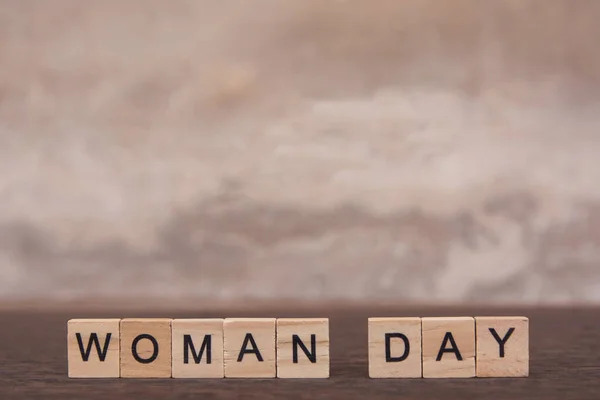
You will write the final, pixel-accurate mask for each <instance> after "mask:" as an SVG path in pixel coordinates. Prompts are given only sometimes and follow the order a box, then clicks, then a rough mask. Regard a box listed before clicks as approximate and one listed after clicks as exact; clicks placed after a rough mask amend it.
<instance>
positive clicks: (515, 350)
mask: <svg viewBox="0 0 600 400" xmlns="http://www.w3.org/2000/svg"><path fill="white" fill-rule="evenodd" d="M475 322H476V327H477V376H478V377H524V376H529V320H528V319H527V318H525V317H475Z"/></svg>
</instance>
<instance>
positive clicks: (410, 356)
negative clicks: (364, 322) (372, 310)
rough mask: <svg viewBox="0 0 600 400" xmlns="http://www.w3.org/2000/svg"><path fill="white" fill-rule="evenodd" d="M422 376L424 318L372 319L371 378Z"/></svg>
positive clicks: (370, 324) (370, 323) (370, 340)
mask: <svg viewBox="0 0 600 400" xmlns="http://www.w3.org/2000/svg"><path fill="white" fill-rule="evenodd" d="M422 376H423V375H422V369H421V318H369V377H371V378H421V377H422Z"/></svg>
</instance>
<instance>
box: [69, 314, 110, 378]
mask: <svg viewBox="0 0 600 400" xmlns="http://www.w3.org/2000/svg"><path fill="white" fill-rule="evenodd" d="M119 322H120V320H119V319H71V320H69V322H68V324H67V349H68V358H69V377H70V378H118V377H119V344H120V343H119Z"/></svg>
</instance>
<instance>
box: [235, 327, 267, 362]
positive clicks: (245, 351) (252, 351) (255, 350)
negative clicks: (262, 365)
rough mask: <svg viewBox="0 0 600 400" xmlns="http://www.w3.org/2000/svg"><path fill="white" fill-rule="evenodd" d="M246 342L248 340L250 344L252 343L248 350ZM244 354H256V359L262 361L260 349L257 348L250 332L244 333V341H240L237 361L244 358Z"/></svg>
mask: <svg viewBox="0 0 600 400" xmlns="http://www.w3.org/2000/svg"><path fill="white" fill-rule="evenodd" d="M248 342H250V344H251V345H252V349H250V350H249V349H247V348H246V347H247V346H248ZM244 354H256V358H257V359H258V361H260V362H262V361H263V358H262V356H261V355H260V351H259V350H258V346H257V345H256V342H255V341H254V337H253V336H252V334H251V333H246V337H245V338H244V343H242V348H241V350H240V354H239V355H238V359H237V360H238V362H242V360H243V359H244Z"/></svg>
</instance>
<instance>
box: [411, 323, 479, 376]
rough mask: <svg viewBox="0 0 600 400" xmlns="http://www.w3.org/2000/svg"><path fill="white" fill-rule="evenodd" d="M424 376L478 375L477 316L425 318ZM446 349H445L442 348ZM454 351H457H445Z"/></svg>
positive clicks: (423, 330) (423, 331)
mask: <svg viewBox="0 0 600 400" xmlns="http://www.w3.org/2000/svg"><path fill="white" fill-rule="evenodd" d="M421 324H422V340H423V378H472V377H474V376H475V319H474V318H473V317H434V318H423V319H422V321H421ZM442 349H443V350H444V351H442ZM446 350H454V351H456V353H454V352H445V351H446Z"/></svg>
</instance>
